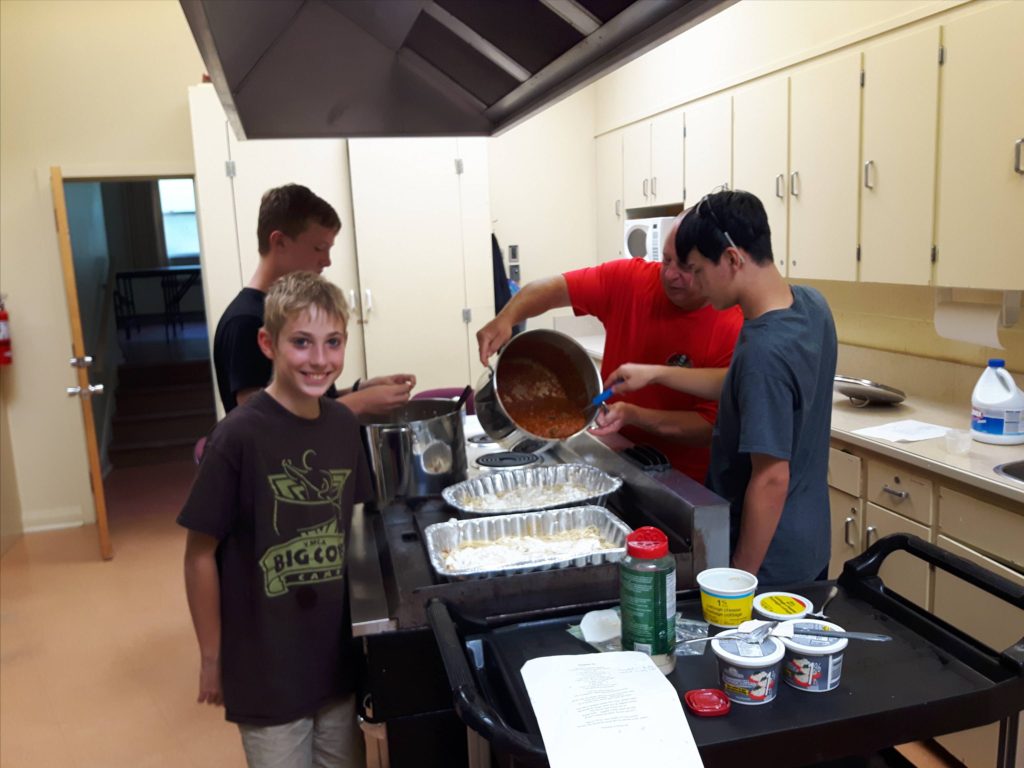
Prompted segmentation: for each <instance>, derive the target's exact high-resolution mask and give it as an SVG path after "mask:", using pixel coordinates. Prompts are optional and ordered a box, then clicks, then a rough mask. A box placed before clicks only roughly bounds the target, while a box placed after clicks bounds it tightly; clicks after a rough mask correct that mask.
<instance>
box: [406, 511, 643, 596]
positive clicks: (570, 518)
mask: <svg viewBox="0 0 1024 768" xmlns="http://www.w3.org/2000/svg"><path fill="white" fill-rule="evenodd" d="M589 526H594V527H595V528H597V530H598V533H599V534H600V536H601V538H602V539H605V540H606V541H608V542H610V543H612V544H614V545H615V548H614V549H606V550H600V551H598V552H591V553H589V554H586V555H580V556H577V557H562V558H545V559H528V558H526V559H523V560H522V561H520V562H515V563H503V564H501V565H498V566H496V567H489V566H483V567H481V568H473V569H462V570H448V569H447V568H446V567H445V564H444V558H445V554H446V553H448V552H450V551H451V550H453V549H455V548H456V547H458V546H460V545H464V544H467V543H472V544H475V545H486V544H487V543H488V542H497V541H498V540H499V539H503V538H506V537H508V538H513V539H514V538H521V537H525V536H550V535H552V534H558V533H563V532H566V531H572V530H582V529H585V528H588V527H589ZM631 530H632V529H631V528H630V527H629V526H628V525H626V524H625V523H624V522H622V521H621V520H620V519H619V518H617V517H616V516H615V515H613V514H612V513H611V512H609V511H608V510H607V509H605V508H604V507H598V506H585V507H568V508H566V509H547V510H544V511H541V512H524V513H520V514H512V515H498V516H494V517H481V518H477V519H473V520H455V519H452V520H449V521H448V522H446V523H434V524H433V525H430V526H427V528H426V529H425V531H424V534H425V537H426V545H427V554H428V555H429V556H430V564H431V565H432V566H433V568H434V570H435V571H436V572H437V573H438V575H440V576H442V577H444V578H446V579H479V578H485V577H489V576H508V575H511V574H514V573H526V572H528V571H545V570H549V569H553V568H568V567H570V566H582V565H598V564H600V563H614V562H618V561H619V560H621V559H622V558H623V557H625V555H626V536H627V534H629V533H630V531H631Z"/></svg>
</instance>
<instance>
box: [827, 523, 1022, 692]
mask: <svg viewBox="0 0 1024 768" xmlns="http://www.w3.org/2000/svg"><path fill="white" fill-rule="evenodd" d="M898 551H905V552H909V553H910V554H912V555H914V556H915V557H917V558H919V559H921V560H924V561H925V562H927V563H930V564H931V565H934V566H936V567H937V568H941V569H942V570H944V571H946V572H947V573H950V574H952V575H953V576H956V577H957V578H959V579H961V580H963V581H966V582H967V583H968V584H971V585H972V586H975V587H977V588H978V589H981V590H984V591H985V592H988V593H989V594H990V595H993V596H994V597H997V598H999V599H1000V600H1002V601H1004V602H1006V603H1009V604H1010V605H1012V606H1015V607H1017V608H1021V609H1024V586H1022V585H1020V584H1015V583H1014V582H1012V581H1010V580H1009V579H1005V578H1003V577H1002V576H1000V575H999V574H997V573H992V571H990V570H988V569H987V568H982V567H981V566H980V565H977V564H975V563H972V562H971V561H970V560H966V559H964V558H962V557H960V556H959V555H954V554H953V553H952V552H947V551H946V550H944V549H940V548H939V547H937V546H935V545H934V544H931V543H929V542H927V541H925V540H924V539H921V538H919V537H917V536H914V535H913V534H909V533H894V534H890V535H889V536H885V537H883V538H881V539H879V540H878V541H876V542H875V543H874V544H872V545H871V546H870V547H868V549H866V550H865V551H864V552H862V553H861V554H860V555H858V556H857V557H855V558H853V559H852V560H847V561H846V563H845V564H844V565H843V572H842V573H841V574H840V575H839V579H838V580H837V581H838V583H839V585H840V586H842V587H843V588H845V589H847V590H852V591H862V590H867V591H868V592H871V593H872V594H874V595H876V596H880V597H881V598H884V599H887V601H891V600H892V598H891V597H888V596H887V595H885V594H884V593H883V592H882V590H881V587H880V586H878V585H880V584H881V580H880V579H879V577H878V570H879V568H881V566H882V562H883V561H884V560H885V558H887V557H888V556H889V555H891V554H892V553H893V552H898ZM872 582H874V583H873V584H872ZM900 612H901V613H905V610H901V611H900ZM927 618H928V620H929V621H931V622H933V623H935V622H939V621H941V620H940V619H937V618H935V617H934V616H928V617H927ZM943 624H945V622H943ZM1001 656H1002V657H1003V658H1004V659H1006V660H1007V661H1008V662H1010V664H1011V665H1012V666H1013V667H1015V668H1016V670H1017V674H1021V672H1022V671H1024V637H1022V638H1021V640H1019V641H1018V642H1017V643H1016V644H1014V645H1011V646H1010V647H1009V648H1007V649H1006V650H1004V651H1003V652H1002V653H1001Z"/></svg>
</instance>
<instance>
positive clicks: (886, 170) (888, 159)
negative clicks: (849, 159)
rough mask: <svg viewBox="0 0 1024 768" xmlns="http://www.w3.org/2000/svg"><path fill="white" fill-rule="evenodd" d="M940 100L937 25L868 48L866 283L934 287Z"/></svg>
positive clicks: (864, 209) (864, 206) (864, 131)
mask: <svg viewBox="0 0 1024 768" xmlns="http://www.w3.org/2000/svg"><path fill="white" fill-rule="evenodd" d="M938 96H939V28H938V26H937V25H936V26H932V27H926V28H924V29H915V30H913V31H911V32H908V33H897V34H894V35H889V36H886V37H885V38H883V39H882V40H881V41H880V42H878V43H876V44H874V45H871V46H868V47H867V48H865V50H864V115H863V120H864V121H863V129H862V133H861V141H862V150H863V154H862V158H861V160H862V162H863V166H862V168H861V193H860V194H861V232H860V245H861V254H860V279H861V280H862V281H865V282H871V283H900V284H904V285H928V283H929V282H930V280H931V271H932V260H931V253H932V231H933V224H934V219H933V211H934V195H935V151H936V142H937V137H936V119H937V115H938Z"/></svg>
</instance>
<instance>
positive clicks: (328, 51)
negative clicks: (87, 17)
mask: <svg viewBox="0 0 1024 768" xmlns="http://www.w3.org/2000/svg"><path fill="white" fill-rule="evenodd" d="M180 1H181V6H182V8H183V9H184V11H185V17H186V18H187V19H188V23H189V26H190V27H191V28H192V34H193V35H194V36H195V39H196V42H197V43H198V45H199V51H200V53H201V54H202V57H203V61H204V62H205V64H206V67H207V69H208V70H209V73H210V77H211V79H212V80H213V84H214V87H215V88H216V90H217V94H218V95H219V97H220V100H221V102H222V103H223V105H224V109H225V111H226V112H227V114H228V117H229V119H230V120H231V122H232V124H233V126H234V129H235V131H236V133H237V134H238V136H239V137H240V138H250V139H274V138H327V137H340V136H490V135H493V134H495V133H497V132H500V131H502V130H504V129H506V128H509V127H511V126H512V125H514V124H515V123H517V122H519V121H521V120H524V119H525V118H527V117H529V116H530V115H532V114H534V113H536V112H538V111H540V110H541V109H543V108H544V107H545V106H547V105H549V104H551V103H553V102H554V101H556V100H557V99H559V98H561V97H563V96H567V95H568V94H570V93H572V92H573V91H575V90H576V89H578V88H581V87H582V86H584V85H586V84H588V83H590V82H592V81H594V80H596V79H597V78H598V77H600V76H601V75H603V74H606V73H607V72H609V71H611V70H612V69H614V68H615V67H617V66H619V65H621V64H624V63H625V62H627V61H629V60H630V59H632V58H635V57H636V56H638V55H640V54H641V53H644V52H645V51H647V50H649V49H651V48H653V47H654V46H656V45H658V44H659V43H661V42H663V41H664V40H666V39H668V38H669V37H671V36H673V35H675V34H678V33H679V32H681V31H682V30H684V29H686V28H688V27H691V26H693V25H694V24H697V23H698V22H700V21H702V20H704V19H706V18H708V17H709V16H711V15H712V14H714V13H716V12H717V11H719V10H721V9H722V8H725V7H727V6H728V5H731V4H732V3H733V2H735V0H180ZM665 76H666V77H672V76H673V75H672V73H668V72H667V73H665Z"/></svg>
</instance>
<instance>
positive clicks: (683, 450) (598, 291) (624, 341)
mask: <svg viewBox="0 0 1024 768" xmlns="http://www.w3.org/2000/svg"><path fill="white" fill-rule="evenodd" d="M660 273H661V265H660V264H658V263H655V262H649V261H643V260H642V259H619V260H617V261H609V262H607V263H605V264H601V265H600V266H597V267H588V268H586V269H577V270H574V271H572V272H566V273H565V275H564V276H565V280H566V283H568V286H569V296H570V298H571V299H572V308H573V311H574V312H575V313H576V314H577V315H593V316H594V317H596V318H597V319H598V320H600V321H601V322H602V323H603V324H604V329H605V342H604V359H603V360H602V362H601V376H602V377H603V378H607V377H608V376H609V375H610V374H611V373H612V372H613V371H614V370H615V369H616V368H618V367H619V366H620V365H623V364H624V363H648V364H652V365H665V364H666V363H667V362H668V359H669V358H670V357H672V356H673V355H677V354H684V355H686V356H687V357H688V358H689V359H690V362H691V366H692V367H694V368H727V367H729V362H730V360H732V350H733V347H735V346H736V338H737V337H738V336H739V333H740V327H741V326H742V325H743V314H742V312H741V311H740V309H739V307H732V308H730V309H727V310H725V311H722V312H719V311H718V310H716V309H714V308H712V307H711V306H710V305H706V306H704V307H702V308H701V309H698V310H697V311H695V312H684V311H683V310H681V309H679V307H677V306H676V305H675V304H673V303H672V302H670V301H669V300H668V297H667V296H666V295H665V290H664V288H663V287H662V285H661V274H660ZM616 400H619V401H625V402H627V403H633V404H635V405H637V406H640V407H641V408H653V409H656V410H660V411H697V413H699V414H700V415H701V416H702V417H703V418H704V419H705V420H707V422H708V423H709V424H714V423H715V417H716V416H717V414H718V403H716V402H714V401H709V400H699V399H697V398H696V397H693V396H692V395H687V394H683V393H682V392H676V391H675V390H672V389H669V388H667V387H663V386H660V385H654V386H650V387H644V388H643V389H641V390H639V391H637V392H630V393H629V394H626V395H617V396H616V397H615V398H613V400H612V402H615V401H616ZM622 434H623V435H624V436H625V437H627V438H629V439H630V440H632V441H633V442H635V443H643V444H645V445H651V446H654V447H655V448H657V449H658V450H660V451H661V452H662V453H664V454H665V455H666V456H668V458H669V461H671V462H672V466H674V467H675V468H676V469H678V470H679V471H680V472H683V473H685V474H687V475H689V476H690V477H692V478H693V479H694V480H697V481H698V482H701V483H703V482H704V480H705V478H706V476H707V471H708V460H709V457H710V447H708V446H703V447H697V446H688V445H683V444H682V443H679V442H675V441H673V440H671V439H669V438H666V437H660V436H658V435H653V434H651V433H650V432H644V431H641V430H639V429H637V428H635V427H627V428H625V429H623V430H622Z"/></svg>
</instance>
